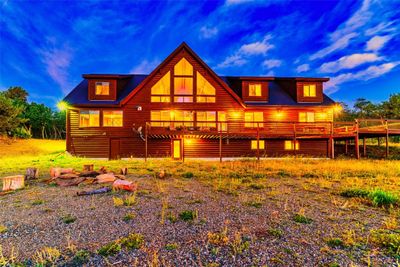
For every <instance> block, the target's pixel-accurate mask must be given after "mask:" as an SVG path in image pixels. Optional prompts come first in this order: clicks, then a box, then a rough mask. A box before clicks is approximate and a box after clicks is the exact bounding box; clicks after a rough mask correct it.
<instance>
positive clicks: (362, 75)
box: [325, 61, 400, 94]
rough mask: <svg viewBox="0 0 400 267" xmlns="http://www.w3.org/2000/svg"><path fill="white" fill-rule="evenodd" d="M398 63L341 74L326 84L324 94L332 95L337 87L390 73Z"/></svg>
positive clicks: (399, 62)
mask: <svg viewBox="0 0 400 267" xmlns="http://www.w3.org/2000/svg"><path fill="white" fill-rule="evenodd" d="M399 64H400V61H395V62H389V63H383V64H381V65H375V66H370V67H368V68H367V69H364V70H361V71H359V72H356V73H343V74H340V75H338V76H336V77H333V78H332V79H331V80H330V81H329V82H327V83H326V85H325V88H326V93H328V94H332V93H335V92H337V91H338V90H339V87H338V85H339V84H342V83H346V82H350V81H368V80H370V79H374V78H377V77H380V76H382V75H384V74H385V73H388V72H390V71H391V70H392V69H393V68H395V67H396V66H398V65H399Z"/></svg>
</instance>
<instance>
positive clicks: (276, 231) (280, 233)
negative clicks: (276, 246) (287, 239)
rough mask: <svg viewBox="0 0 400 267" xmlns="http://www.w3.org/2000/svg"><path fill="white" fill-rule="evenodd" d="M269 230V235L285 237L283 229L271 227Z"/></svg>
mask: <svg viewBox="0 0 400 267" xmlns="http://www.w3.org/2000/svg"><path fill="white" fill-rule="evenodd" d="M267 232H268V234H269V235H271V236H273V237H277V238H281V237H283V231H282V230H281V229H277V228H270V229H268V230H267Z"/></svg>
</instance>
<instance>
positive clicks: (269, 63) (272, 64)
mask: <svg viewBox="0 0 400 267" xmlns="http://www.w3.org/2000/svg"><path fill="white" fill-rule="evenodd" d="M262 65H263V66H265V67H267V68H269V69H272V68H276V67H279V66H281V65H282V61H281V60H279V59H267V60H264V62H263V63H262Z"/></svg>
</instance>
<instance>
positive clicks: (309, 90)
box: [303, 84, 317, 97]
mask: <svg viewBox="0 0 400 267" xmlns="http://www.w3.org/2000/svg"><path fill="white" fill-rule="evenodd" d="M303 96H304V97H316V96H317V89H316V85H315V84H305V85H303Z"/></svg>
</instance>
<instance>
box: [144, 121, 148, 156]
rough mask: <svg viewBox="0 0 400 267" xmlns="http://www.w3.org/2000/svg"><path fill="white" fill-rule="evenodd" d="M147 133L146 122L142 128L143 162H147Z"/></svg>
mask: <svg viewBox="0 0 400 267" xmlns="http://www.w3.org/2000/svg"><path fill="white" fill-rule="evenodd" d="M147 131H148V125H147V122H146V125H145V127H144V144H145V145H144V151H145V152H144V161H147Z"/></svg>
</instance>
